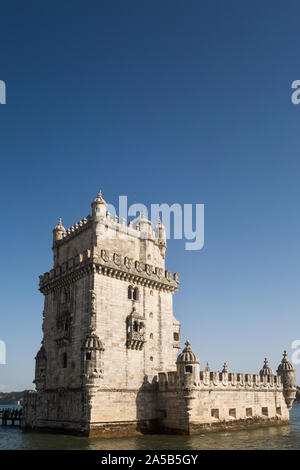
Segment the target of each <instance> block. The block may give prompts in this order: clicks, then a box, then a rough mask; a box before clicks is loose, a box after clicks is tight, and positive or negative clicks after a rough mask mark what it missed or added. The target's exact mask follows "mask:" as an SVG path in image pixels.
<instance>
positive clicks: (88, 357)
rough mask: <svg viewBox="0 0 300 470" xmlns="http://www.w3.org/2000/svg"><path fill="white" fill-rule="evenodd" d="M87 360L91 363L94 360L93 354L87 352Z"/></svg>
mask: <svg viewBox="0 0 300 470" xmlns="http://www.w3.org/2000/svg"><path fill="white" fill-rule="evenodd" d="M85 360H86V361H91V360H92V353H90V352H87V353H86V355H85Z"/></svg>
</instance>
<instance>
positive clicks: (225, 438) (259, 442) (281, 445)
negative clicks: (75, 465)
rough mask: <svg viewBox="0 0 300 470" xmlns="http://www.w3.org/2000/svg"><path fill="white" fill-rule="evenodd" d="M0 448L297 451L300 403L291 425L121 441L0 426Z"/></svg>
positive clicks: (299, 440) (294, 408) (299, 429)
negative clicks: (25, 430) (31, 431)
mask: <svg viewBox="0 0 300 470" xmlns="http://www.w3.org/2000/svg"><path fill="white" fill-rule="evenodd" d="M0 449H35V450H38V449H42V450H48V449H49V450H50V449H51V450H54V449H74V450H75V449H76V450H80V449H82V450H131V449H132V450H138V449H143V450H160V449H163V450H179V449H180V450H191V449H195V450H204V449H283V450H284V449H300V404H294V406H293V408H292V411H291V424H290V426H275V427H269V428H261V429H249V430H248V431H245V430H243V431H222V432H216V433H208V434H199V435H196V436H168V435H144V436H137V437H123V438H120V439H103V438H101V439H99V438H93V439H87V438H84V437H73V436H65V435H61V434H46V433H30V432H22V431H21V430H20V429H19V428H15V427H13V426H6V427H5V426H0Z"/></svg>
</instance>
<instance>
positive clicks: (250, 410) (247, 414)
mask: <svg viewBox="0 0 300 470" xmlns="http://www.w3.org/2000/svg"><path fill="white" fill-rule="evenodd" d="M246 416H247V417H248V418H250V417H251V416H252V408H246Z"/></svg>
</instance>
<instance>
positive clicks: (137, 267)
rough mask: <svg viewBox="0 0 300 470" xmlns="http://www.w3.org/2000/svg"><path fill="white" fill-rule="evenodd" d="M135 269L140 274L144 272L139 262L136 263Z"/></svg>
mask: <svg viewBox="0 0 300 470" xmlns="http://www.w3.org/2000/svg"><path fill="white" fill-rule="evenodd" d="M135 269H136V270H137V271H138V272H139V273H140V272H141V271H142V267H141V263H140V262H139V261H136V262H135Z"/></svg>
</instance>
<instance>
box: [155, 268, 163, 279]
mask: <svg viewBox="0 0 300 470" xmlns="http://www.w3.org/2000/svg"><path fill="white" fill-rule="evenodd" d="M155 273H156V276H157V277H158V278H161V276H162V275H163V270H162V268H155Z"/></svg>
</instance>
